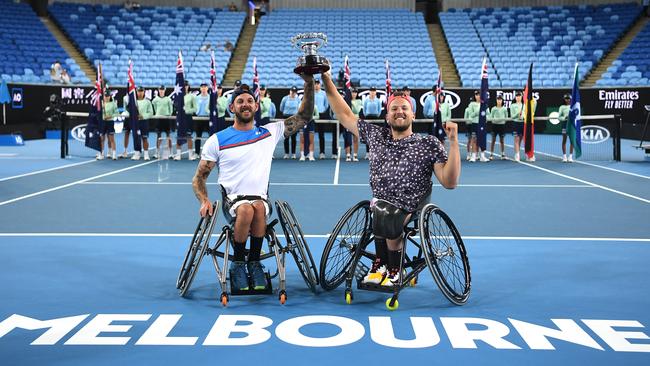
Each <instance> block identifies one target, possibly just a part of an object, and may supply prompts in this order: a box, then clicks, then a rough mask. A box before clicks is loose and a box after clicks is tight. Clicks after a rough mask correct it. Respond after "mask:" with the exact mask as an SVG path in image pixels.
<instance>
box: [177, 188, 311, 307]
mask: <svg viewBox="0 0 650 366" xmlns="http://www.w3.org/2000/svg"><path fill="white" fill-rule="evenodd" d="M225 199H226V197H225V194H224V200H225ZM219 206H220V203H219V201H215V202H214V203H213V215H212V216H206V217H201V219H200V220H199V223H198V225H197V226H196V230H195V231H194V236H193V237H192V241H191V242H190V247H189V249H188V250H187V254H186V255H185V259H184V260H183V265H182V266H181V270H180V273H179V275H178V280H177V281H176V288H177V289H178V290H179V293H180V295H181V296H182V297H185V296H186V295H187V293H188V291H189V289H190V286H191V285H192V281H193V280H194V277H195V276H196V273H197V271H198V269H199V266H200V265H201V260H202V259H203V257H204V256H206V255H209V256H211V257H212V262H213V264H214V269H215V270H216V272H217V280H218V281H219V284H220V286H221V296H220V300H221V304H222V305H223V306H227V305H228V301H229V299H230V295H231V294H232V295H258V294H272V293H273V287H272V283H271V279H272V278H275V277H279V290H278V299H279V300H280V303H281V304H284V303H285V302H286V301H287V291H286V278H285V272H286V271H285V269H286V267H285V257H286V254H287V253H291V256H293V258H294V260H295V262H296V264H297V265H298V269H299V270H300V274H301V275H302V278H303V279H304V280H305V283H306V284H307V287H308V288H309V289H310V290H311V291H312V292H314V293H315V292H316V290H317V286H318V278H319V277H318V272H317V270H316V264H315V262H314V259H313V257H312V255H311V252H310V251H309V247H308V246H307V242H306V241H305V236H304V234H303V232H302V228H301V227H300V225H299V224H298V220H297V219H296V216H295V215H294V213H293V210H292V209H291V207H290V206H289V204H288V203H286V202H285V201H280V200H278V201H276V202H275V207H276V209H277V212H278V219H279V222H280V225H281V226H282V231H283V232H284V235H285V239H286V246H283V245H282V244H281V243H280V241H279V240H278V237H277V235H276V234H275V229H274V226H275V225H276V224H277V223H278V219H274V220H273V221H271V222H270V223H269V224H267V226H266V233H265V235H264V239H265V242H266V243H267V244H268V252H263V253H262V254H261V255H260V261H264V260H265V259H268V258H271V257H275V264H276V270H275V273H274V274H271V273H270V272H269V271H267V272H266V273H265V275H266V282H267V285H266V288H265V289H264V290H254V289H252V287H251V288H250V289H249V290H246V291H241V290H235V289H233V290H232V291H229V288H230V286H229V281H230V276H229V271H228V265H229V261H231V260H232V258H231V254H230V250H231V245H232V243H233V242H234V241H233V237H234V231H233V227H234V223H235V221H234V218H232V217H231V216H230V214H229V213H228V212H227V209H226V207H225V205H223V206H222V207H223V214H224V217H225V218H226V219H227V221H228V224H227V225H224V226H223V228H222V229H221V234H220V235H219V239H217V241H216V242H215V244H214V246H212V247H210V239H211V237H212V232H213V230H214V227H215V225H216V222H217V212H218V209H219ZM269 208H270V209H272V207H271V205H270V204H269ZM246 255H248V252H246ZM218 258H221V259H223V262H222V264H221V265H219V260H218Z"/></svg>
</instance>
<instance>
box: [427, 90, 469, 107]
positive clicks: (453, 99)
mask: <svg viewBox="0 0 650 366" xmlns="http://www.w3.org/2000/svg"><path fill="white" fill-rule="evenodd" d="M431 94H433V91H429V92H426V93H424V94H423V95H422V96H421V97H420V105H421V106H423V107H424V102H425V101H426V100H427V97H428V96H429V95H431ZM442 95H444V96H445V103H448V104H449V105H450V106H451V109H454V108H456V107H458V106H459V105H460V97H459V96H458V94H456V93H454V92H453V91H451V90H443V91H442Z"/></svg>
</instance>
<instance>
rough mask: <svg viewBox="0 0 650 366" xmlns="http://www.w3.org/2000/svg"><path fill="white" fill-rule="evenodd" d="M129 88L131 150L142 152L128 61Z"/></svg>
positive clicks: (131, 64) (131, 65) (133, 87)
mask: <svg viewBox="0 0 650 366" xmlns="http://www.w3.org/2000/svg"><path fill="white" fill-rule="evenodd" d="M128 79H129V87H128V89H127V93H128V95H129V104H128V111H129V124H130V126H131V133H133V150H134V151H140V150H142V136H141V135H140V124H139V123H138V102H137V101H136V98H135V79H133V62H132V61H131V60H129V72H128Z"/></svg>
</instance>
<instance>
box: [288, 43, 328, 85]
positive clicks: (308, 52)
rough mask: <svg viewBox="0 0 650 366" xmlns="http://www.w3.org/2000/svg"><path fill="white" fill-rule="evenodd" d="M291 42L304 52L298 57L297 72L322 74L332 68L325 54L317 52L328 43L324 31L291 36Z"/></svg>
mask: <svg viewBox="0 0 650 366" xmlns="http://www.w3.org/2000/svg"><path fill="white" fill-rule="evenodd" d="M291 44H292V45H293V46H294V47H295V48H297V49H299V50H302V52H304V54H305V55H304V56H300V57H298V61H297V62H296V67H295V68H294V69H293V72H295V73H296V74H308V75H314V74H320V73H323V72H325V71H327V70H329V69H330V62H329V60H327V59H326V58H325V57H324V56H321V55H319V54H317V53H316V51H318V49H319V48H321V47H323V46H325V45H327V36H326V35H325V34H324V33H300V34H297V35H296V36H295V37H293V38H291Z"/></svg>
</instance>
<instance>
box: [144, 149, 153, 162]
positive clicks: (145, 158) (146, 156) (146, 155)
mask: <svg viewBox="0 0 650 366" xmlns="http://www.w3.org/2000/svg"><path fill="white" fill-rule="evenodd" d="M144 160H151V159H150V158H149V151H146V150H145V152H144Z"/></svg>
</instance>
